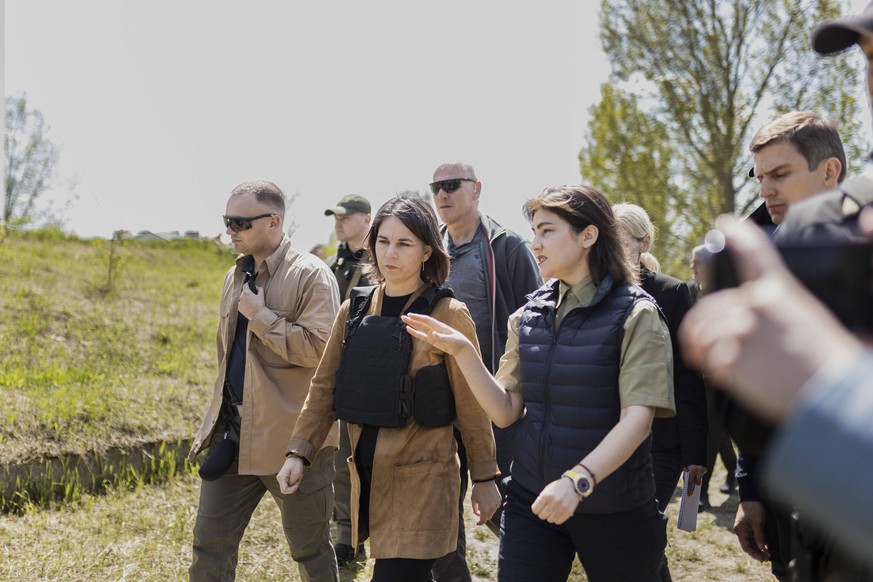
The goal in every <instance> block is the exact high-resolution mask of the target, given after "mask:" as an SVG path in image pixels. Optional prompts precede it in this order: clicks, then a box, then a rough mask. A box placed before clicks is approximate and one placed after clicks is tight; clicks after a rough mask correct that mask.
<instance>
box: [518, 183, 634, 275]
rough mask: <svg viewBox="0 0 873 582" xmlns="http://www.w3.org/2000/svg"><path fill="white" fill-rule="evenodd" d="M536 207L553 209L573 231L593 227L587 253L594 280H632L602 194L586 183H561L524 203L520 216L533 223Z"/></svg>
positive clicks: (631, 271) (626, 259) (632, 273)
mask: <svg viewBox="0 0 873 582" xmlns="http://www.w3.org/2000/svg"><path fill="white" fill-rule="evenodd" d="M537 210H548V211H549V212H554V213H555V214H557V215H558V216H560V217H561V218H563V219H564V220H566V221H567V222H568V223H569V224H570V228H572V229H573V231H574V232H576V233H580V232H582V231H583V230H585V229H586V228H587V227H589V226H591V225H594V226H596V227H597V230H598V231H599V232H598V236H597V242H595V243H594V246H593V247H591V252H590V254H589V255H588V270H589V271H590V272H591V278H592V279H593V280H594V283H595V284H597V285H599V284H600V282H601V281H603V278H604V277H605V276H606V275H610V276H611V277H612V282H613V285H627V284H629V283H636V281H637V276H636V272H637V270H638V269H636V268H634V267H633V266H632V265H631V263H630V260H629V258H628V256H627V254H626V253H625V252H624V247H623V246H622V244H621V240H620V239H619V237H618V224H617V223H616V220H615V215H614V214H613V213H612V205H611V204H610V203H609V199H608V198H607V197H606V195H605V194H602V193H601V192H599V191H597V190H595V189H594V188H591V187H590V186H561V187H558V188H546V189H545V190H543V193H542V194H540V195H539V196H537V197H536V198H532V199H530V200H528V201H527V202H525V204H524V216H525V218H527V220H528V222H533V215H534V213H536V211H537Z"/></svg>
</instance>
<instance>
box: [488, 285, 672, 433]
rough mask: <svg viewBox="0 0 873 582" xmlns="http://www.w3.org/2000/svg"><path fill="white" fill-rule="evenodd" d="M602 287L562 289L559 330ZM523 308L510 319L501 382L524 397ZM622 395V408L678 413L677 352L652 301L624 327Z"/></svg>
mask: <svg viewBox="0 0 873 582" xmlns="http://www.w3.org/2000/svg"><path fill="white" fill-rule="evenodd" d="M596 291H597V287H596V286H595V285H594V283H593V282H592V280H591V277H590V276H589V277H586V278H585V279H584V280H583V281H582V282H581V283H579V284H578V285H575V286H573V287H570V286H569V285H565V284H564V283H559V294H560V296H559V299H558V309H557V313H556V314H555V325H557V326H558V328H560V326H561V322H562V321H563V320H564V316H566V315H567V313H569V312H570V310H572V309H575V308H576V307H581V306H583V305H587V304H588V303H590V302H591V300H592V299H593V298H594V294H595V292H596ZM523 310H524V307H522V308H521V309H519V310H518V311H516V312H515V313H513V314H512V315H510V316H509V335H508V337H507V339H506V352H505V353H504V354H503V357H502V358H500V368H499V369H498V370H497V374H496V376H495V377H496V378H497V381H498V382H499V383H500V385H501V386H503V388H504V389H506V390H507V391H509V392H521V385H520V376H519V362H518V333H519V327H520V325H521V313H522V311H523ZM619 366H620V372H619V378H618V391H619V397H620V400H621V407H622V408H625V407H628V406H633V405H640V406H650V407H652V408H654V409H655V416H657V417H669V416H673V415H674V414H675V413H676V404H675V401H674V398H673V348H672V346H671V344H670V331H669V330H668V329H667V323H666V322H665V321H664V319H663V318H661V316H660V314H659V312H658V308H657V307H656V306H655V304H654V303H653V302H651V301H639V302H638V303H637V304H636V305H635V306H634V308H633V310H632V311H631V313H630V315H629V316H628V318H627V320H626V321H625V322H624V337H623V338H622V341H621V360H620V363H619Z"/></svg>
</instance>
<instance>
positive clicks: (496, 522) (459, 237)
mask: <svg viewBox="0 0 873 582" xmlns="http://www.w3.org/2000/svg"><path fill="white" fill-rule="evenodd" d="M430 188H431V192H433V196H434V205H435V206H436V211H437V214H438V215H439V217H440V220H442V221H443V223H444V226H443V228H442V232H443V234H444V236H445V240H446V248H447V250H448V251H449V255H450V256H451V260H452V268H451V272H450V274H449V279H448V281H446V286H448V287H450V288H451V289H452V291H453V292H454V293H455V297H456V298H458V299H459V300H460V301H463V302H464V303H465V304H466V305H467V309H469V311H470V315H471V316H472V318H473V321H474V322H475V323H476V336H477V339H478V340H479V347H480V349H481V351H482V361H483V362H485V365H486V367H487V368H488V369H489V371H491V372H492V373H494V372H495V371H496V370H497V367H498V363H499V362H500V356H502V355H503V350H504V349H505V347H506V336H507V322H508V321H509V316H510V314H512V313H513V312H514V311H516V310H517V309H518V308H519V307H521V306H522V305H524V304H525V302H526V299H525V296H526V295H527V294H528V293H530V292H532V291H534V290H536V289H537V288H538V287H539V286H540V285H542V279H541V278H540V275H539V268H538V267H537V264H536V261H535V260H534V257H533V255H532V254H531V252H530V249H529V248H528V246H527V243H526V242H525V240H524V239H523V238H521V237H520V236H519V235H517V234H516V233H514V232H512V231H511V230H508V229H505V228H503V227H502V226H500V225H499V224H498V223H497V222H496V221H494V220H493V219H492V218H490V217H488V216H485V215H483V214H480V212H479V196H480V194H481V192H482V183H481V182H480V181H479V180H478V178H476V172H475V170H474V169H473V167H472V166H471V165H469V164H464V163H452V164H443V165H441V166H440V167H438V168H437V169H436V171H435V172H434V174H433V183H432V184H431V185H430ZM512 430H513V429H512V427H509V428H506V429H499V428H496V427H495V429H494V439H495V441H496V442H497V464H498V466H499V468H500V473H501V475H502V476H508V475H509V465H510V462H511V461H512V450H511V444H512ZM455 438H456V439H457V441H458V449H459V450H458V452H459V454H460V458H461V460H462V461H461V500H460V501H461V502H463V498H464V496H465V495H466V488H467V487H466V485H467V468H466V466H465V463H464V461H463V459H464V458H465V456H464V454H463V446H464V444H463V441H462V440H461V438H460V435H459V434H458V432H457V431H455ZM498 486H499V487H500V488H501V494H503V493H504V492H503V488H502V484H501V483H500V481H498ZM488 527H489V528H491V530H492V531H494V532H495V533H498V532H499V530H500V511H499V510H498V511H497V513H495V514H494V516H493V517H492V518H491V519H490V520H489V521H488ZM465 553H466V540H465V537H464V520H463V519H461V520H460V522H459V532H458V550H457V552H455V553H454V554H449V555H448V556H446V557H445V558H441V559H440V560H437V564H436V566H435V567H434V576H435V577H436V579H437V580H438V581H440V582H445V581H453V582H454V581H461V582H464V581H467V580H470V572H469V570H468V569H467V564H466V559H465Z"/></svg>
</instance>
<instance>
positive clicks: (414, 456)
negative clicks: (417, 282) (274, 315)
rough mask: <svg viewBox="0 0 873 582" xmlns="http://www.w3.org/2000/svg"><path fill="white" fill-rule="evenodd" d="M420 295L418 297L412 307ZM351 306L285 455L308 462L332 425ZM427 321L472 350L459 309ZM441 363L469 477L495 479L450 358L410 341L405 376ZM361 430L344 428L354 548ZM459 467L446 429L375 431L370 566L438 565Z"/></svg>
mask: <svg viewBox="0 0 873 582" xmlns="http://www.w3.org/2000/svg"><path fill="white" fill-rule="evenodd" d="M424 289H425V287H421V288H420V289H418V290H417V291H416V292H415V294H413V297H412V298H411V299H410V302H411V301H413V300H414V299H415V298H417V297H418V296H419V295H420V294H421V292H422V291H424ZM383 294H384V287H380V288H379V289H378V290H377V291H376V294H375V296H374V297H373V301H372V302H371V305H370V311H369V313H368V314H369V315H373V314H378V313H380V312H381V310H382V297H383ZM348 310H349V302H348V301H346V302H345V303H343V305H342V307H341V308H340V313H339V315H338V316H337V319H336V322H335V323H334V326H333V331H332V332H331V336H330V340H328V344H327V348H326V349H325V351H324V357H322V359H321V363H320V364H319V365H318V370H317V371H316V373H315V377H314V378H313V379H312V385H311V387H310V389H309V396H308V397H307V399H306V404H305V405H304V407H303V411H302V412H301V413H300V418H299V419H298V421H297V426H296V427H295V429H294V435H293V437H292V438H291V440H290V441H289V443H288V453H291V452H293V453H294V454H296V455H299V456H301V457H304V458H305V459H307V460H309V461H311V460H312V459H313V458H314V456H315V453H316V450H317V448H318V446H319V443H320V442H321V440H322V439H324V437H325V435H326V434H327V432H328V430H329V429H330V427H332V426H333V425H334V424H336V416H335V415H334V411H333V392H334V381H335V378H336V369H337V367H338V366H339V361H340V356H341V352H342V344H343V339H344V336H345V327H346V319H347V317H348ZM431 315H432V316H433V317H434V318H436V319H439V320H440V321H443V322H445V323H447V324H448V325H450V326H452V327H454V328H455V329H457V330H459V331H460V332H462V333H463V334H464V335H466V336H467V337H468V338H470V339H471V341H473V342H476V328H475V325H474V323H473V320H472V319H471V318H470V313H469V312H468V311H467V308H466V306H464V304H463V303H461V302H459V301H457V300H455V299H448V298H446V299H443V300H441V301H440V302H439V303H438V304H437V305H436V306H435V307H434V309H433V312H432V313H431ZM443 361H445V363H446V367H447V369H448V372H449V377H450V379H451V383H452V391H453V392H454V396H455V408H456V409H457V414H458V424H459V426H460V430H461V434H462V435H463V437H464V445H465V446H466V448H467V458H468V462H469V468H470V474H471V475H472V478H473V479H474V480H479V479H488V478H490V477H492V476H493V475H496V474H497V472H498V471H497V461H496V459H495V445H494V435H493V433H492V431H491V421H490V420H489V419H488V416H487V415H486V414H485V411H483V410H482V408H481V407H480V406H479V404H478V402H476V399H475V397H474V396H473V393H472V392H471V391H470V387H469V386H468V385H467V381H466V380H465V379H464V376H463V374H461V372H460V370H459V369H458V366H457V364H456V363H455V360H454V358H451V357H445V354H444V353H443V352H441V351H439V350H437V349H436V348H434V347H432V346H430V345H429V344H427V343H425V342H422V341H420V340H413V351H412V358H411V360H410V364H409V373H410V374H414V373H415V372H416V371H417V370H418V369H419V368H421V367H423V366H430V365H434V364H439V363H440V362H443ZM360 435H361V426H360V425H354V424H349V440H350V442H351V446H352V451H353V452H352V456H351V457H350V458H349V459H348V463H349V472H350V474H351V482H352V495H351V505H352V537H353V540H352V547H355V546H356V545H357V544H358V543H359V541H360V540H359V539H358V510H359V507H360V502H359V497H360V489H361V487H360V478H359V476H358V473H357V470H356V467H355V463H354V460H353V459H354V450H355V448H356V447H357V444H358V439H359V438H360ZM459 469H460V466H459V463H458V456H457V445H456V443H455V439H454V437H453V436H452V427H451V426H444V427H437V428H424V427H421V426H419V425H418V424H416V422H415V420H413V419H410V420H409V423H408V424H407V425H406V426H405V427H402V428H380V429H379V436H378V439H377V441H376V454H375V458H374V461H373V482H372V484H371V491H372V493H371V496H370V531H369V535H370V555H371V557H372V558H416V559H428V558H438V557H441V556H444V555H446V554H448V553H449V552H452V551H454V550H455V548H456V547H457V543H458V496H459V495H460V470H459Z"/></svg>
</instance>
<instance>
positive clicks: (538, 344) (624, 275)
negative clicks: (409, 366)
mask: <svg viewBox="0 0 873 582" xmlns="http://www.w3.org/2000/svg"><path fill="white" fill-rule="evenodd" d="M524 212H525V215H526V217H527V218H528V220H529V221H530V223H531V225H532V227H533V230H534V240H533V243H532V245H531V250H532V251H533V254H534V256H535V257H536V259H537V262H538V264H539V267H540V274H541V275H542V277H543V279H544V280H549V282H548V283H546V284H545V285H544V286H543V287H541V288H540V289H538V290H537V291H535V292H534V293H532V294H531V295H529V296H528V303H527V304H526V305H525V306H524V307H522V308H521V309H520V310H519V311H517V312H516V313H514V314H513V315H512V316H511V317H510V320H509V339H508V341H507V349H506V354H505V355H504V356H503V358H502V359H501V362H500V364H501V365H500V369H499V370H498V372H497V375H496V377H494V376H491V375H490V374H489V373H488V371H487V369H486V368H485V367H484V366H483V365H482V362H481V360H480V359H479V358H478V356H477V355H476V350H475V348H474V346H473V345H472V344H471V343H470V341H469V340H468V339H467V338H466V336H464V335H463V334H460V333H458V332H456V331H455V330H453V329H452V328H450V327H448V326H446V325H445V324H443V323H441V322H438V321H436V320H433V319H431V318H429V317H427V316H421V315H416V314H411V315H410V316H409V317H404V320H405V321H406V323H407V324H409V326H410V327H409V333H411V334H412V335H413V336H415V337H418V338H420V339H423V340H426V341H428V342H430V343H432V344H433V345H435V346H437V347H438V348H439V349H442V350H443V351H445V352H446V353H449V354H452V355H453V356H454V357H455V359H456V360H457V361H458V364H459V365H460V368H461V370H462V371H463V372H464V375H465V376H466V378H467V380H468V382H469V383H470V386H471V388H472V389H473V392H474V394H475V395H476V398H477V399H478V400H479V403H480V404H481V405H482V407H483V408H484V409H485V411H486V412H487V413H488V414H489V415H490V416H491V418H492V420H493V421H494V423H495V424H496V425H497V426H509V425H510V424H513V423H517V429H516V431H515V434H516V438H515V445H514V455H515V457H514V460H513V464H512V470H511V473H512V474H511V479H510V482H509V484H508V495H507V499H506V504H505V507H504V513H503V522H502V524H501V534H502V535H501V542H500V556H499V562H498V579H499V580H500V581H501V582H506V581H515V580H518V581H530V580H536V581H537V582H547V581H552V580H555V581H562V580H566V579H567V577H568V576H569V573H570V569H571V567H572V563H573V558H574V556H578V557H579V560H580V562H581V563H582V565H583V567H584V568H585V571H586V574H587V575H588V579H589V580H590V581H591V582H599V581H607V580H609V581H613V580H614V581H619V580H622V581H623V580H633V581H640V582H646V581H652V582H655V581H657V580H659V575H658V571H659V567H660V564H661V559H662V556H663V551H664V547H665V545H666V541H667V537H666V520H665V518H664V516H663V515H662V514H661V513H660V512H659V511H658V508H657V505H656V502H655V483H654V478H653V475H652V464H651V456H650V445H651V436H650V435H651V425H652V419H653V418H654V417H655V416H672V415H673V414H674V411H675V405H674V403H673V392H672V385H673V379H672V351H671V346H670V336H669V332H668V331H667V326H666V323H665V322H664V318H663V315H662V314H661V313H660V311H659V309H658V308H657V306H656V305H655V303H654V302H653V300H652V298H651V297H650V296H649V295H648V294H646V292H645V291H643V290H642V289H640V288H639V287H637V286H636V285H634V284H633V283H634V282H635V275H634V273H635V272H636V270H635V269H634V268H633V267H632V266H631V265H630V264H629V263H628V259H627V257H626V255H625V254H624V251H623V249H622V246H621V242H620V240H619V236H618V228H617V226H616V221H615V217H614V215H613V213H612V209H611V206H610V202H609V200H608V199H607V198H606V196H604V195H603V194H601V193H600V192H598V191H597V190H594V189H593V188H590V187H587V186H564V187H561V188H549V189H547V190H545V191H544V192H543V193H542V194H541V195H539V196H538V197H536V198H533V199H531V200H529V201H528V202H527V203H526V204H525V207H524Z"/></svg>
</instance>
